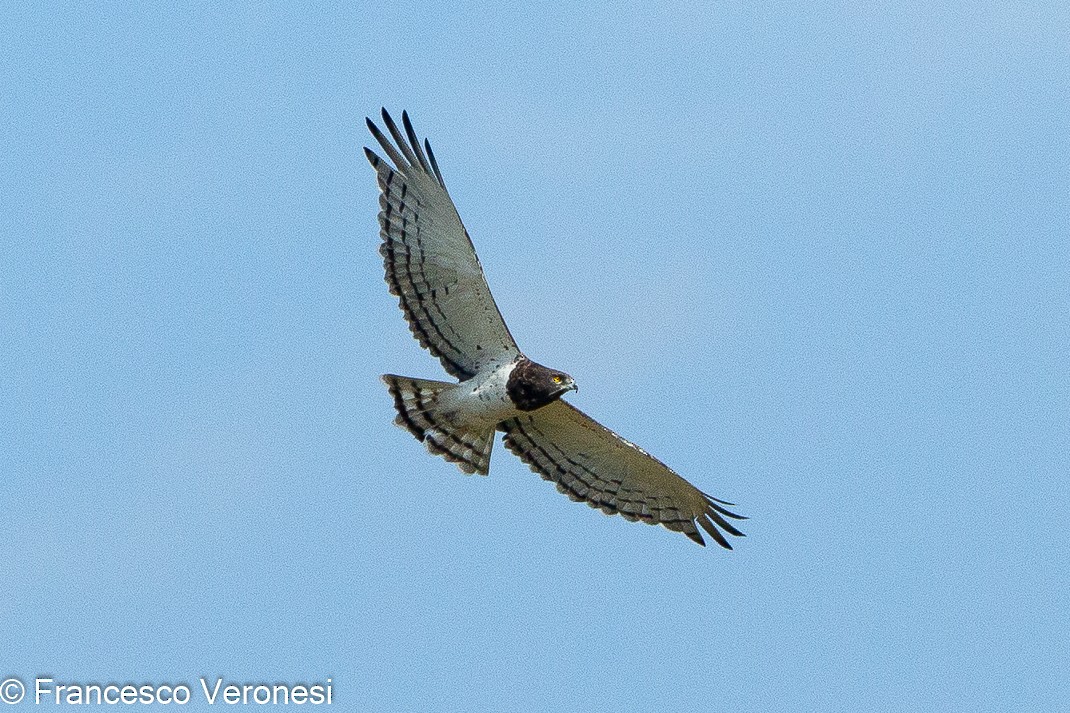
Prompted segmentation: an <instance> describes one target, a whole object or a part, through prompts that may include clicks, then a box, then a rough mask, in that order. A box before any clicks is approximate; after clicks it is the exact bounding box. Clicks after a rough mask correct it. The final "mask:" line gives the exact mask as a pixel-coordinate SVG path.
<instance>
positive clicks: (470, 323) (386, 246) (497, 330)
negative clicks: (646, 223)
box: [364, 109, 520, 380]
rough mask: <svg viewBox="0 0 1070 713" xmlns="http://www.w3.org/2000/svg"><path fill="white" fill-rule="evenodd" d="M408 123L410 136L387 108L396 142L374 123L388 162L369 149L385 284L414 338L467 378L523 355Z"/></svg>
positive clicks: (426, 149)
mask: <svg viewBox="0 0 1070 713" xmlns="http://www.w3.org/2000/svg"><path fill="white" fill-rule="evenodd" d="M401 120H402V124H403V125H404V128H405V133H404V134H402V133H401V131H400V130H399V129H398V127H397V125H396V124H395V123H394V120H393V119H392V118H391V117H390V114H388V113H387V111H386V109H383V123H384V124H385V126H386V128H387V131H389V133H390V136H391V137H392V138H393V142H391V140H390V139H388V138H387V137H386V136H385V135H384V134H383V133H382V132H381V131H380V130H379V128H378V127H377V126H376V125H375V124H374V123H373V122H372V120H371V119H368V129H369V130H370V131H371V132H372V135H373V136H374V137H375V139H376V141H378V142H379V145H380V146H382V149H383V151H384V152H385V154H386V156H387V158H389V162H388V161H386V160H384V159H382V158H380V157H379V156H378V155H377V154H376V153H375V152H374V151H372V150H371V149H368V148H365V149H364V152H365V154H366V155H367V157H368V161H370V162H371V165H372V167H373V168H374V169H375V172H376V173H377V174H378V181H379V190H380V196H379V207H380V212H379V233H380V235H381V236H382V238H383V244H382V246H381V247H380V248H379V252H380V253H381V254H382V256H383V261H384V264H385V266H386V281H387V283H388V284H389V285H390V292H391V293H392V294H394V295H396V296H397V298H398V301H399V302H400V304H401V309H402V311H403V312H404V313H405V319H407V320H408V322H409V328H410V329H411V330H412V333H413V336H415V337H416V339H417V340H419V342H420V344H421V345H422V346H424V347H425V348H427V349H428V350H429V351H430V352H431V353H432V354H434V355H435V356H436V357H438V358H439V360H440V361H441V362H442V366H443V367H445V369H446V371H448V372H449V373H450V374H452V375H453V376H456V377H457V378H458V379H462V380H464V379H468V378H471V377H472V376H474V375H475V374H476V373H477V372H478V371H480V369H481V368H483V367H485V366H486V365H488V364H492V363H503V362H508V361H511V360H512V359H513V358H514V357H516V356H517V355H519V354H520V350H519V349H518V348H517V345H516V342H515V341H514V340H513V337H512V335H511V334H509V328H508V327H506V326H505V320H504V319H502V316H501V313H500V312H499V311H498V307H497V305H496V304H495V303H494V298H493V297H492V296H491V293H490V288H489V287H488V286H487V280H486V278H485V277H484V275H483V268H482V266H481V265H480V264H479V258H478V257H477V256H476V251H475V248H474V247H473V245H472V240H471V239H470V238H469V237H468V231H466V230H465V228H464V225H463V224H462V223H461V217H460V215H458V213H457V208H456V207H455V206H454V205H453V201H452V200H451V199H450V196H449V194H448V193H447V192H446V185H445V183H444V182H443V181H442V173H441V172H440V171H439V168H438V162H437V161H436V160H435V155H434V153H432V152H431V145H430V144H429V143H428V142H427V141H426V140H425V141H424V145H423V147H421V146H420V142H419V140H418V139H417V138H416V132H415V131H413V129H412V124H411V123H410V122H409V117H408V114H407V113H404V112H403V113H402V115H401ZM391 163H393V165H391Z"/></svg>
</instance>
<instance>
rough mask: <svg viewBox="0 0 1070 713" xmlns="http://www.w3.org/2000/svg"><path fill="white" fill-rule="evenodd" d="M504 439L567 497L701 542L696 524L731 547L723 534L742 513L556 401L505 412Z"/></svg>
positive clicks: (732, 530) (733, 531)
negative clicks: (507, 415) (512, 415)
mask: <svg viewBox="0 0 1070 713" xmlns="http://www.w3.org/2000/svg"><path fill="white" fill-rule="evenodd" d="M499 428H501V429H503V430H504V431H505V439H504V440H505V445H506V447H508V448H509V450H511V451H512V452H513V453H515V454H516V455H517V456H519V457H520V459H521V460H522V461H524V462H525V463H527V464H528V465H529V466H531V469H532V470H533V471H535V472H536V473H539V474H540V475H541V476H542V477H543V478H544V479H546V480H552V481H554V482H555V483H557V489H558V490H560V491H561V492H562V493H564V494H565V495H568V496H569V498H571V499H572V500H577V501H585V502H586V503H587V504H588V505H590V506H591V507H593V508H598V509H600V510H602V512H604V513H606V514H607V515H614V514H619V515H621V516H623V517H624V518H626V519H628V520H632V521H635V520H642V521H643V522H645V523H648V524H651V525H664V526H665V527H666V528H668V529H670V530H673V531H676V532H682V533H684V534H685V535H687V536H688V537H690V538H691V539H692V540H694V541H695V542H697V543H698V544H700V545H705V544H706V543H705V541H704V540H703V539H702V535H701V533H700V532H699V529H698V526H701V527H702V529H704V530H705V531H706V532H707V533H709V535H710V537H712V538H713V539H714V540H716V542H717V544H719V545H720V546H721V547H724V548H726V549H732V546H731V545H730V544H728V539H727V538H726V537H725V533H727V534H729V535H735V536H737V537H741V536H743V533H742V532H740V531H739V530H737V529H736V528H735V527H733V525H732V524H731V523H730V522H729V521H728V519H727V518H733V519H736V520H743V519H746V518H744V517H743V516H741V515H737V514H735V513H733V512H731V511H729V510H727V509H726V508H725V507H724V506H726V505H731V503H727V502H725V501H723V500H718V499H716V498H711V497H710V496H708V495H706V494H705V493H703V492H702V491H701V490H699V489H698V488H696V487H695V486H694V485H692V484H691V483H689V482H687V481H686V480H684V479H683V478H681V477H680V476H679V475H677V474H676V473H675V472H673V471H672V470H671V469H670V468H669V467H668V466H666V465H665V464H664V463H662V462H661V461H659V460H657V459H656V458H654V457H653V456H651V455H650V454H649V453H647V452H646V451H644V450H643V449H641V448H639V447H638V446H637V445H635V444H634V443H631V442H629V441H626V440H624V439H623V438H621V437H620V436H618V435H617V434H616V433H614V432H613V431H610V430H609V429H608V428H606V427H605V426H603V425H602V424H600V423H598V422H597V421H595V420H594V419H592V418H591V417H590V416H588V415H587V414H585V413H583V412H582V411H580V410H579V409H577V408H575V407H573V406H570V405H569V404H567V403H565V402H564V401H555V402H554V403H552V404H550V405H549V406H544V407H543V408H541V409H537V410H535V411H532V412H531V413H529V414H524V415H522V416H518V417H517V418H512V419H509V420H508V421H505V422H504V423H502V424H501V425H500V426H499Z"/></svg>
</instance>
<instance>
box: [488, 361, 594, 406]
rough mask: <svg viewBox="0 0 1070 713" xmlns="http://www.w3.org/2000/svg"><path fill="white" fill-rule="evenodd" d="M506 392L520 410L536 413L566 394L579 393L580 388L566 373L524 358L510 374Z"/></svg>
mask: <svg viewBox="0 0 1070 713" xmlns="http://www.w3.org/2000/svg"><path fill="white" fill-rule="evenodd" d="M506 391H507V392H508V394H509V398H510V399H512V401H513V403H514V404H515V405H516V407H517V408H518V409H520V410H521V411H534V410H535V409H537V408H540V407H542V406H545V405H546V404H548V403H551V402H553V401H556V400H557V399H559V398H561V396H562V395H563V394H565V393H566V392H569V391H579V387H578V386H576V382H575V380H574V379H573V378H572V377H571V376H569V375H568V374H566V373H565V372H563V371H557V370H556V369H549V368H547V367H545V366H543V365H542V364H536V363H535V362H533V361H531V360H530V359H527V358H522V359H520V360H519V361H518V362H517V363H516V365H515V366H514V367H513V370H512V372H510V374H509V381H508V383H507V384H506Z"/></svg>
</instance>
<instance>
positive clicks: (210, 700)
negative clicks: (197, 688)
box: [201, 676, 223, 706]
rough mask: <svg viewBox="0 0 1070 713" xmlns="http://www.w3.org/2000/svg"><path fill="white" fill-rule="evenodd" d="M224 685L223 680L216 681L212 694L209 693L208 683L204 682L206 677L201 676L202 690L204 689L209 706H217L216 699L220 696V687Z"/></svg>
mask: <svg viewBox="0 0 1070 713" xmlns="http://www.w3.org/2000/svg"><path fill="white" fill-rule="evenodd" d="M221 685H223V679H222V678H217V679H216V680H215V686H213V687H212V692H211V693H209V692H208V682H207V681H205V680H204V676H201V688H202V689H204V697H205V698H207V699H208V705H210V706H214V705H215V697H216V696H218V695H219V687H220V686H221Z"/></svg>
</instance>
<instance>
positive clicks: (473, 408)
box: [437, 364, 520, 427]
mask: <svg viewBox="0 0 1070 713" xmlns="http://www.w3.org/2000/svg"><path fill="white" fill-rule="evenodd" d="M512 370H513V365H512V364H506V365H504V366H501V367H499V368H498V369H496V370H495V371H492V372H490V373H489V374H486V375H482V374H477V375H476V376H475V377H473V378H471V379H469V380H468V381H464V382H461V383H460V384H457V386H455V387H454V388H452V389H450V390H449V391H448V392H446V393H443V394H442V396H441V397H440V398H439V402H438V409H437V410H438V411H440V412H443V413H447V414H449V416H450V417H451V419H452V420H453V421H454V422H455V423H458V424H460V423H464V424H470V425H472V426H483V427H487V426H490V427H493V426H496V425H498V424H499V423H501V422H502V421H505V420H506V419H510V418H513V417H514V416H517V415H519V413H520V411H519V410H517V408H516V406H514V405H513V401H512V399H510V398H509V394H508V393H507V392H506V388H505V387H506V383H507V382H508V380H509V372H511V371H512Z"/></svg>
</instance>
